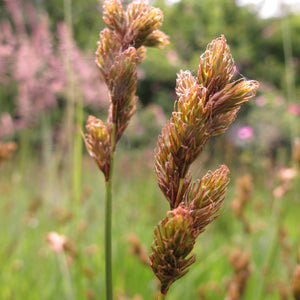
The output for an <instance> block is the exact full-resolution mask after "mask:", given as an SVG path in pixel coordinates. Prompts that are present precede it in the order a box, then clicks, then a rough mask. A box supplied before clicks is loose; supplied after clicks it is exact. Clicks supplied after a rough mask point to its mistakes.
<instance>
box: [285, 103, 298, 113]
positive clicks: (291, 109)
mask: <svg viewBox="0 0 300 300" xmlns="http://www.w3.org/2000/svg"><path fill="white" fill-rule="evenodd" d="M287 111H288V112H289V113H290V114H291V115H294V116H298V115H299V114H300V105H298V104H295V103H292V104H290V105H289V106H288V107H287Z"/></svg>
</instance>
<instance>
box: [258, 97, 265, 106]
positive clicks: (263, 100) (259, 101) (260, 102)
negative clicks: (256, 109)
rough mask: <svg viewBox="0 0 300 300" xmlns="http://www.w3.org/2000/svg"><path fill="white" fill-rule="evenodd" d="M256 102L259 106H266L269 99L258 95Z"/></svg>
mask: <svg viewBox="0 0 300 300" xmlns="http://www.w3.org/2000/svg"><path fill="white" fill-rule="evenodd" d="M255 104H256V105H257V106H265V105H266V104H267V99H266V97H264V96H259V97H256V100H255Z"/></svg>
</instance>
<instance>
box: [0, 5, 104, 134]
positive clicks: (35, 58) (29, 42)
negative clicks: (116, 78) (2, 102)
mask: <svg viewBox="0 0 300 300" xmlns="http://www.w3.org/2000/svg"><path fill="white" fill-rule="evenodd" d="M5 7H6V10H7V12H8V15H9V17H10V19H11V22H10V21H9V20H8V19H4V18H3V19H1V21H0V84H4V85H7V86H8V88H7V90H12V91H16V92H17V93H16V99H12V102H13V103H14V106H15V107H14V108H13V111H10V112H9V113H10V114H11V115H12V116H17V119H16V120H13V122H14V123H15V124H14V128H15V129H21V128H22V127H24V126H34V125H36V124H37V121H38V119H39V117H40V115H41V113H44V112H48V111H49V110H50V109H52V108H55V107H56V106H57V99H58V98H59V97H60V98H62V97H61V96H65V95H66V94H67V88H68V82H69V81H70V72H69V70H70V69H71V72H72V74H73V75H74V78H75V88H76V93H75V95H76V97H77V98H78V97H82V98H83V103H84V105H93V106H98V107H99V106H100V107H101V106H105V105H107V103H108V102H109V101H108V93H107V90H106V85H105V84H104V82H103V81H102V80H101V76H100V72H99V70H98V69H97V67H96V65H95V63H94V57H93V55H92V53H90V54H89V55H85V54H84V53H83V52H82V51H81V50H80V49H79V48H78V47H77V45H76V43H75V41H74V39H73V38H72V36H71V35H70V31H69V29H68V28H67V26H66V24H64V23H61V24H59V25H58V27H57V37H58V39H56V38H54V37H53V35H52V33H51V31H50V30H49V21H48V16H47V15H46V14H39V15H38V14H37V13H36V11H35V8H34V6H33V4H32V3H31V2H28V1H21V0H14V1H11V0H5ZM25 24H26V26H25ZM69 57H70V58H69ZM68 59H69V62H70V69H68V68H67V66H66V60H68ZM9 96H11V95H9ZM63 99H64V98H63ZM76 100H77V99H75V101H76ZM5 122H6V123H7V121H5ZM2 123H3V122H2V121H0V132H4V129H3V128H1V126H4V124H2ZM17 123H18V124H17ZM6 126H7V125H6ZM6 131H7V130H6Z"/></svg>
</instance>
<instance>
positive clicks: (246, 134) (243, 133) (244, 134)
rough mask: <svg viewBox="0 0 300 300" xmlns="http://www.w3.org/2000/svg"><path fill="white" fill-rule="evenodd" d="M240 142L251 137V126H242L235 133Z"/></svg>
mask: <svg viewBox="0 0 300 300" xmlns="http://www.w3.org/2000/svg"><path fill="white" fill-rule="evenodd" d="M237 135H238V137H239V138H240V139H241V140H248V139H250V138H251V137H252V136H253V128H252V127H251V126H243V127H241V128H240V129H239V130H238V132H237Z"/></svg>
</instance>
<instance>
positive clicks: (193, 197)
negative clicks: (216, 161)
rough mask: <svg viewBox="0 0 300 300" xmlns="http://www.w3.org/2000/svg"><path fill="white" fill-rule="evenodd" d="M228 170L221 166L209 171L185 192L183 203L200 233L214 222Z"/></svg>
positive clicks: (221, 200) (223, 195) (226, 180)
mask: <svg viewBox="0 0 300 300" xmlns="http://www.w3.org/2000/svg"><path fill="white" fill-rule="evenodd" d="M228 174H229V169H228V168H227V167H226V166H225V165H223V166H221V167H220V168H219V169H217V170H216V171H214V172H213V173H212V172H211V171H209V172H208V173H207V174H206V175H205V176H204V177H203V178H202V179H201V180H200V181H196V182H195V183H194V184H193V185H192V186H191V188H190V189H189V190H188V191H187V193H186V195H185V199H184V201H185V202H186V203H188V208H189V210H190V212H191V215H192V216H193V219H194V221H193V224H194V225H193V226H194V229H195V230H197V231H198V233H201V232H203V231H204V230H205V227H206V225H208V224H209V223H211V222H212V221H213V220H215V219H216V218H217V217H218V215H217V212H218V211H219V209H220V208H221V205H222V203H223V201H224V199H225V193H226V189H227V186H228V183H229V179H228Z"/></svg>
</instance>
